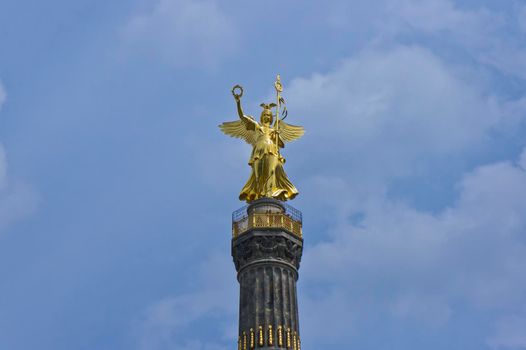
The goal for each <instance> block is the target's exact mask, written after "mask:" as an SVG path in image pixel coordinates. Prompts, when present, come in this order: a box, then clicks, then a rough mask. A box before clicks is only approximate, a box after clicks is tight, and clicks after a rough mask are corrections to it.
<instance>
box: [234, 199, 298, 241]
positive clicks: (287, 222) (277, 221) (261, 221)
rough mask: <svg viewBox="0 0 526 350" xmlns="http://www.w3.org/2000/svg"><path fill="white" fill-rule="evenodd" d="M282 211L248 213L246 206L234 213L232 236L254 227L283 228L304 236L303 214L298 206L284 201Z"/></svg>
mask: <svg viewBox="0 0 526 350" xmlns="http://www.w3.org/2000/svg"><path fill="white" fill-rule="evenodd" d="M282 205H283V207H284V208H285V210H284V212H282V213H250V214H249V213H248V210H247V209H248V206H244V207H243V208H240V209H238V210H236V211H235V212H233V213H232V236H233V237H234V238H236V237H238V236H239V235H241V234H243V233H245V232H247V231H249V230H251V229H254V228H281V229H285V230H287V231H289V232H290V233H292V234H294V235H296V236H298V237H300V238H301V237H302V235H303V234H302V230H301V227H302V215H301V212H300V211H299V210H297V209H296V208H294V207H292V206H290V205H288V204H285V203H282Z"/></svg>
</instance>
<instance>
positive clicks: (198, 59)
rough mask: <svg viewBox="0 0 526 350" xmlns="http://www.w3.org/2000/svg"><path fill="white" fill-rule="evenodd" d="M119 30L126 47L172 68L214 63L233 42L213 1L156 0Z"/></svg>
mask: <svg viewBox="0 0 526 350" xmlns="http://www.w3.org/2000/svg"><path fill="white" fill-rule="evenodd" d="M122 32H123V36H124V40H125V43H126V44H127V45H128V46H129V47H131V48H133V49H136V50H138V51H139V52H141V53H143V54H145V55H147V56H148V55H153V56H154V57H156V58H158V59H160V60H161V61H163V62H165V63H168V64H171V65H174V66H176V67H188V66H195V65H203V64H204V65H207V66H215V65H216V64H217V63H218V62H220V61H221V60H222V59H224V58H225V57H226V56H228V55H230V54H231V53H232V52H233V51H234V50H235V48H236V41H237V35H236V31H235V29H234V26H233V24H232V22H231V21H230V19H229V18H228V16H227V15H226V14H225V13H223V11H222V10H221V9H220V8H219V6H218V5H217V3H216V2H215V1H213V0H198V1H191V0H159V1H158V2H157V3H156V5H155V6H154V8H153V10H152V11H151V12H150V13H147V14H140V15H137V16H135V17H133V18H132V19H131V20H130V21H129V22H128V23H127V24H126V26H125V27H124V28H123V30H122Z"/></svg>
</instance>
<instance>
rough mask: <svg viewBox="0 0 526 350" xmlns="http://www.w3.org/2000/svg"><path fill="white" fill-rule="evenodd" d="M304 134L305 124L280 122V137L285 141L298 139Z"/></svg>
mask: <svg viewBox="0 0 526 350" xmlns="http://www.w3.org/2000/svg"><path fill="white" fill-rule="evenodd" d="M303 134H305V129H303V126H297V125H292V124H288V123H285V122H284V121H280V122H279V137H280V139H281V140H282V141H283V143H287V142H290V141H294V140H297V139H299V138H300V137H302V136H303Z"/></svg>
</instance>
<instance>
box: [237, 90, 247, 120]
mask: <svg viewBox="0 0 526 350" xmlns="http://www.w3.org/2000/svg"><path fill="white" fill-rule="evenodd" d="M236 104H237V114H238V115H239V119H241V120H243V117H247V116H246V115H245V113H243V107H241V99H240V98H239V97H237V96H236Z"/></svg>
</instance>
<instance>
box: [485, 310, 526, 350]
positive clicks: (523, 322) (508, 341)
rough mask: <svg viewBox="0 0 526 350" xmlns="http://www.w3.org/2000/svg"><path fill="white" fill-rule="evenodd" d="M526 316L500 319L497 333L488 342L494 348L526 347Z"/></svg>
mask: <svg viewBox="0 0 526 350" xmlns="http://www.w3.org/2000/svg"><path fill="white" fill-rule="evenodd" d="M525 330H526V317H521V316H508V317H504V318H502V319H500V320H499V321H498V322H497V325H496V331H495V335H493V336H492V337H491V338H490V339H489V340H488V344H489V345H490V346H491V347H492V348H493V349H506V348H507V349H526V331H525Z"/></svg>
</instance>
